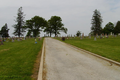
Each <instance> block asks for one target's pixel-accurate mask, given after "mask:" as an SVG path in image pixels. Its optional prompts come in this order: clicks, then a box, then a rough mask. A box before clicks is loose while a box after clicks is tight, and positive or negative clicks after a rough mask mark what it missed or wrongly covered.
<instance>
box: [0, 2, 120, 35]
mask: <svg viewBox="0 0 120 80" xmlns="http://www.w3.org/2000/svg"><path fill="white" fill-rule="evenodd" d="M0 1H1V2H0V29H1V27H2V26H3V25H4V24H5V23H7V24H8V27H9V29H10V31H9V34H10V36H13V34H12V33H13V31H14V28H13V27H12V26H13V25H14V24H15V21H14V20H15V16H17V10H18V8H20V7H22V8H23V12H24V14H25V15H26V16H25V20H28V19H30V18H32V17H34V16H35V15H38V16H40V17H43V18H45V19H46V20H49V19H50V17H51V16H55V15H56V16H60V17H61V18H62V22H63V24H64V27H66V28H68V34H72V35H75V34H76V32H77V31H78V30H79V31H81V32H82V33H84V34H85V35H88V33H89V32H90V28H91V19H92V15H93V11H94V10H95V9H98V10H99V11H100V13H101V16H102V19H103V23H102V27H104V26H105V25H106V24H107V23H108V22H112V23H114V24H115V23H116V22H117V21H118V20H120V0H0ZM43 34H44V33H41V36H43ZM62 35H65V34H64V33H62Z"/></svg>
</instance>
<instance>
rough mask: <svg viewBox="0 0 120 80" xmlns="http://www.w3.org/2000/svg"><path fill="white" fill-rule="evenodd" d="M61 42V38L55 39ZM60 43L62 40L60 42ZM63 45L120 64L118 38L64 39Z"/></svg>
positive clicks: (119, 40)
mask: <svg viewBox="0 0 120 80" xmlns="http://www.w3.org/2000/svg"><path fill="white" fill-rule="evenodd" d="M57 39H58V40H61V39H62V38H61V37H59V38H57ZM61 41H62V40H61ZM63 42H65V43H68V44H71V45H74V46H76V47H79V48H82V49H85V50H87V51H90V52H93V53H95V54H98V55H101V56H103V57H106V58H109V59H112V60H115V61H117V62H120V36H116V37H115V36H109V37H108V38H106V37H103V38H102V39H101V38H100V37H98V38H96V41H95V40H94V37H91V38H89V37H84V38H82V39H81V38H80V37H66V39H65V41H63Z"/></svg>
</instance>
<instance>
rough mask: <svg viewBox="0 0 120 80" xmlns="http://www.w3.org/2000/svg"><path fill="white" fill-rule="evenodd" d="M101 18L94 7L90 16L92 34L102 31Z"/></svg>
mask: <svg viewBox="0 0 120 80" xmlns="http://www.w3.org/2000/svg"><path fill="white" fill-rule="evenodd" d="M101 24H102V18H101V14H100V12H99V11H98V10H97V9H96V10H95V11H94V14H93V17H92V27H91V31H92V32H93V34H94V36H95V35H96V34H98V35H100V34H101V32H102V27H101Z"/></svg>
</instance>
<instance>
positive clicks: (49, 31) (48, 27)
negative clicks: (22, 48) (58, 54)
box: [44, 20, 54, 37]
mask: <svg viewBox="0 0 120 80" xmlns="http://www.w3.org/2000/svg"><path fill="white" fill-rule="evenodd" d="M44 32H46V33H47V34H50V37H51V35H52V34H53V32H54V29H53V28H52V26H51V25H50V20H48V22H47V26H46V27H45V29H44Z"/></svg>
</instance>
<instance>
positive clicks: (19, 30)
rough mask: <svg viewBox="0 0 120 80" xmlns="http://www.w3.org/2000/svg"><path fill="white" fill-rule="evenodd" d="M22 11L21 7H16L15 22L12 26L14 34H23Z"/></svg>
mask: <svg viewBox="0 0 120 80" xmlns="http://www.w3.org/2000/svg"><path fill="white" fill-rule="evenodd" d="M24 16H25V15H24V13H23V12H22V7H20V8H19V9H18V13H17V18H16V20H15V22H16V24H15V25H14V26H13V27H14V29H15V30H14V33H13V34H14V35H15V36H18V37H20V36H24V35H23V33H24V32H25V27H24V18H25V17H24Z"/></svg>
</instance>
